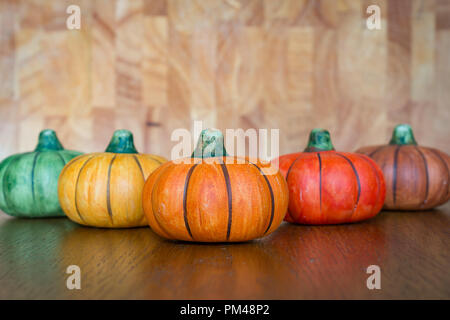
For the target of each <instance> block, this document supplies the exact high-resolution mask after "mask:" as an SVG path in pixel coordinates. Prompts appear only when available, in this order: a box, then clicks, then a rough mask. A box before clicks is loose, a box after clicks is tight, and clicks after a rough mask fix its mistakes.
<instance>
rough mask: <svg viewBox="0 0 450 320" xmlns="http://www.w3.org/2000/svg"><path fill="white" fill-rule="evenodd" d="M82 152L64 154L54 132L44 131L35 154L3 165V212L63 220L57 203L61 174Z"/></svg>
mask: <svg viewBox="0 0 450 320" xmlns="http://www.w3.org/2000/svg"><path fill="white" fill-rule="evenodd" d="M80 154H81V152H78V151H71V150H64V148H63V146H62V145H61V143H60V142H59V140H58V138H57V137H56V133H55V131H53V130H43V131H41V133H40V134H39V142H38V145H37V147H36V149H35V150H34V151H33V152H25V153H20V154H15V155H12V156H10V157H8V158H6V159H5V160H3V161H2V162H1V163H0V209H2V210H3V211H4V212H6V213H7V214H9V215H11V216H14V217H24V218H41V217H56V216H64V213H63V211H62V210H61V207H60V205H59V201H58V178H59V174H60V173H61V170H62V169H63V167H64V166H65V165H66V163H67V162H69V161H70V160H71V159H72V158H75V157H76V156H79V155H80Z"/></svg>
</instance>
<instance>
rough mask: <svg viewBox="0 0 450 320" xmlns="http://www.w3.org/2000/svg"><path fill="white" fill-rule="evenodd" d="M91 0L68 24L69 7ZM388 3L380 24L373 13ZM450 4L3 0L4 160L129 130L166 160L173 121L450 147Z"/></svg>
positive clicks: (437, 0)
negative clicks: (403, 128) (54, 136)
mask: <svg viewBox="0 0 450 320" xmlns="http://www.w3.org/2000/svg"><path fill="white" fill-rule="evenodd" d="M70 4H76V5H79V6H80V8H81V30H68V29H67V28H66V19H67V17H68V14H67V13H66V8H67V6H68V5H70ZM370 4H378V5H379V6H380V8H381V18H382V24H381V30H373V31H371V30H368V29H367V28H366V19H367V17H368V14H367V13H366V9H367V7H368V5H370ZM449 7H450V2H449V1H447V0H279V1H273V0H209V1H203V0H132V1H127V0H93V1H92V0H0V136H1V137H2V143H1V146H0V159H2V158H4V157H6V156H7V155H9V154H12V153H15V152H18V151H25V150H30V149H32V148H33V147H34V144H35V142H36V141H35V139H36V137H37V134H38V132H39V130H41V129H43V128H45V127H49V128H53V129H55V130H57V132H58V134H59V135H60V137H61V140H62V142H63V144H64V146H65V147H67V148H70V149H73V150H81V151H84V152H93V151H103V150H104V149H105V147H106V145H107V142H108V139H109V137H110V136H111V134H112V132H113V130H114V129H119V128H125V129H131V130H132V131H133V132H134V133H135V137H136V144H137V147H138V149H139V150H140V151H141V152H147V153H153V154H160V155H162V156H164V157H167V158H168V157H169V156H170V149H171V147H172V146H173V145H174V144H175V142H170V141H169V139H170V134H171V132H172V131H173V130H174V129H176V128H187V129H191V128H192V126H193V120H203V121H204V125H205V126H214V127H217V128H219V129H224V128H244V129H247V128H279V129H281V132H280V138H281V145H280V151H281V153H291V152H297V151H300V150H301V149H302V148H303V147H304V145H305V143H306V140H307V134H308V132H309V131H310V130H311V129H312V128H314V127H324V128H327V129H329V130H330V132H331V133H332V136H333V141H334V144H335V146H336V148H337V149H338V150H342V151H351V150H355V149H356V148H358V147H361V146H364V145H374V144H382V143H386V142H387V141H388V140H389V137H390V133H391V130H392V128H393V127H394V125H395V124H397V123H400V122H407V123H410V124H411V125H412V126H413V128H414V130H415V133H416V138H417V140H418V142H419V143H420V144H422V145H425V146H431V147H436V148H438V149H441V150H443V151H445V152H447V153H450V143H449V139H450V138H449V137H450V126H448V123H449V122H450V113H449V104H448V103H449V101H450V60H449V58H448V57H449V53H450V23H449V21H450V9H449Z"/></svg>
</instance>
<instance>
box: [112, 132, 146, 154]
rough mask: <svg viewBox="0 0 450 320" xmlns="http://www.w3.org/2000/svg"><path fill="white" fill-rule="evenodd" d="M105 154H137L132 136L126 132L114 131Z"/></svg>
mask: <svg viewBox="0 0 450 320" xmlns="http://www.w3.org/2000/svg"><path fill="white" fill-rule="evenodd" d="M106 152H112V153H138V152H137V150H136V148H135V146H134V142H133V134H132V133H131V132H130V131H128V130H116V131H114V134H113V136H112V138H111V141H110V142H109V145H108V148H106Z"/></svg>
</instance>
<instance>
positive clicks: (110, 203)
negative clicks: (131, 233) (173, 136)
mask: <svg viewBox="0 0 450 320" xmlns="http://www.w3.org/2000/svg"><path fill="white" fill-rule="evenodd" d="M165 161H166V160H165V159H164V158H162V157H159V156H155V155H147V154H139V153H138V152H137V150H136V148H135V146H134V143H133V135H132V134H131V132H130V131H128V130H117V131H116V132H114V135H113V137H112V139H111V142H110V143H109V146H108V147H107V149H106V151H105V152H103V153H90V154H86V155H83V156H80V157H77V158H75V159H73V160H72V161H71V162H69V163H68V164H67V165H66V166H65V167H64V169H63V171H62V172H61V176H60V178H59V183H58V195H59V201H60V203H61V207H62V209H63V210H64V212H65V213H66V215H67V216H68V217H69V218H70V219H71V220H73V221H75V222H77V223H80V224H82V225H86V226H94V227H105V228H126V227H138V226H144V225H147V222H146V219H145V216H144V213H143V211H142V200H141V198H142V188H143V186H144V182H145V179H146V178H147V177H148V175H149V174H150V173H151V172H152V171H153V170H155V169H156V168H157V167H159V166H160V165H161V164H162V163H164V162H165Z"/></svg>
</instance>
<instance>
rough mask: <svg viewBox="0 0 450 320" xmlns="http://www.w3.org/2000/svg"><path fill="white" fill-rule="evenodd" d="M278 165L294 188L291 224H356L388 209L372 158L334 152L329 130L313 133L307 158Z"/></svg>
mask: <svg viewBox="0 0 450 320" xmlns="http://www.w3.org/2000/svg"><path fill="white" fill-rule="evenodd" d="M278 161H279V167H280V171H281V173H282V174H283V175H284V176H285V178H286V181H287V184H288V188H289V209H288V213H287V214H286V220H287V221H289V222H293V223H299V224H339V223H349V222H356V221H361V220H365V219H369V218H372V217H374V216H375V215H376V214H377V213H378V212H379V211H380V210H381V208H382V206H383V202H384V198H385V194H386V189H385V184H384V179H383V174H382V172H381V170H380V168H379V167H378V166H377V164H376V163H375V162H374V161H373V160H372V159H370V158H369V157H367V156H364V155H360V154H354V153H348V152H337V151H335V150H334V147H333V145H332V143H331V139H330V134H329V132H328V131H326V130H322V129H314V130H312V131H311V134H310V137H309V143H308V146H307V148H306V149H305V150H304V152H299V153H292V154H287V155H284V156H281V157H280V158H279V159H278Z"/></svg>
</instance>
